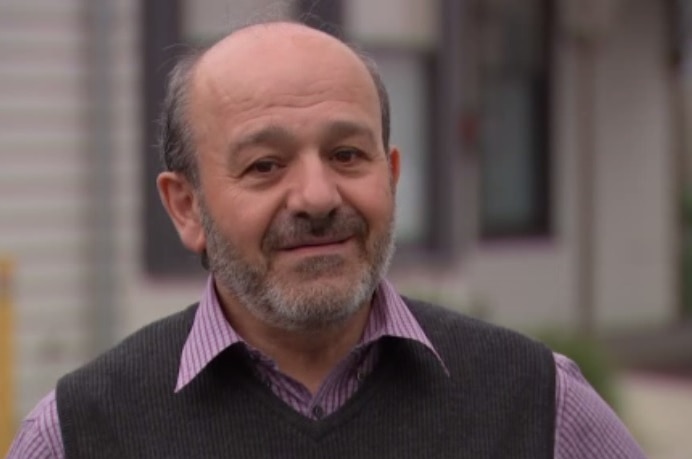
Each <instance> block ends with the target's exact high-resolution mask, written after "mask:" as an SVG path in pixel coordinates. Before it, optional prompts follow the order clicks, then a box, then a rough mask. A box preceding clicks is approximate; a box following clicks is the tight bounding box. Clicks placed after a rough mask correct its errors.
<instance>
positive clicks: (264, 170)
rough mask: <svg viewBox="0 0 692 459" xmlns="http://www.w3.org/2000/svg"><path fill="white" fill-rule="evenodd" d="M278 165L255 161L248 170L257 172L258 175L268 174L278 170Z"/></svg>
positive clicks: (274, 162)
mask: <svg viewBox="0 0 692 459" xmlns="http://www.w3.org/2000/svg"><path fill="white" fill-rule="evenodd" d="M278 167H279V164H278V163H277V162H276V161H271V160H262V161H257V162H255V163H254V164H252V166H250V168H249V169H248V171H249V172H257V173H259V174H268V173H270V172H273V171H274V170H276V169H278Z"/></svg>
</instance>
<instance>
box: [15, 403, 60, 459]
mask: <svg viewBox="0 0 692 459" xmlns="http://www.w3.org/2000/svg"><path fill="white" fill-rule="evenodd" d="M7 457H8V459H32V458H55V459H58V458H63V457H64V451H63V444H62V435H61V433H60V421H59V420H58V409H57V405H56V401H55V391H51V392H50V393H49V394H48V395H47V396H45V397H44V398H43V400H41V401H40V402H39V403H38V404H37V405H36V407H35V408H34V409H33V410H31V412H30V413H29V414H28V415H27V417H26V418H25V419H24V420H23V421H22V425H21V426H20V428H19V432H18V433H17V436H16V438H15V439H14V442H13V443H12V446H11V447H10V452H9V455H8V456H7Z"/></svg>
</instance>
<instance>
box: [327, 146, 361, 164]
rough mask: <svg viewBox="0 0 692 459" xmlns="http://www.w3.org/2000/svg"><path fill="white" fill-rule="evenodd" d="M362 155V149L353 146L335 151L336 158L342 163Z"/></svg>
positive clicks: (349, 161)
mask: <svg viewBox="0 0 692 459" xmlns="http://www.w3.org/2000/svg"><path fill="white" fill-rule="evenodd" d="M359 156H360V151H358V150H355V149H353V148H347V149H343V150H337V151H336V152H334V156H333V157H334V159H335V160H336V161H337V162H340V163H351V162H353V161H354V160H356V159H358V157H359Z"/></svg>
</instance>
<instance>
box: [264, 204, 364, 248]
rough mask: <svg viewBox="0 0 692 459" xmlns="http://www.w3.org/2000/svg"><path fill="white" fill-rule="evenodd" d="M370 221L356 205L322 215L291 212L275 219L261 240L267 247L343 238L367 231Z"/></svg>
mask: <svg viewBox="0 0 692 459" xmlns="http://www.w3.org/2000/svg"><path fill="white" fill-rule="evenodd" d="M367 231H368V224H367V222H366V220H365V218H363V217H362V216H361V215H360V214H359V213H358V212H356V211H355V210H353V209H336V210H334V211H332V212H330V213H329V214H327V215H325V216H321V217H312V216H309V215H306V214H304V215H292V216H289V217H288V218H277V219H275V220H274V221H273V222H272V224H271V226H270V227H269V230H268V231H267V233H266V234H265V236H264V240H263V243H262V246H263V248H264V249H265V250H266V251H273V250H282V249H286V248H293V247H299V246H305V245H314V244H318V243H320V244H325V243H333V242H341V241H344V240H346V239H348V238H351V237H363V236H365V235H366V234H367Z"/></svg>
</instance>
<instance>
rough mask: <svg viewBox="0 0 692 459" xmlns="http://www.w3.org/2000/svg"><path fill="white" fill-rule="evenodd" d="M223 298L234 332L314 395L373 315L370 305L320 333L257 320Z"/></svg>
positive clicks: (358, 337)
mask: <svg viewBox="0 0 692 459" xmlns="http://www.w3.org/2000/svg"><path fill="white" fill-rule="evenodd" d="M219 296H220V298H221V300H222V304H223V309H224V312H225V315H226V318H227V320H228V321H229V323H230V324H231V326H233V329H234V330H235V331H236V332H237V333H238V334H239V335H240V336H241V337H242V338H243V339H244V340H245V341H246V342H247V343H248V344H250V345H251V346H253V347H254V348H256V349H258V350H259V351H261V352H262V353H263V354H265V355H267V356H268V357H270V358H271V359H273V360H274V361H275V362H276V364H277V365H278V367H279V369H281V371H282V372H283V373H284V374H286V375H288V376H290V377H292V378H293V379H295V380H296V381H298V382H300V383H301V384H303V385H304V386H305V387H306V388H307V389H308V390H309V391H310V392H311V393H312V394H315V393H316V392H317V390H318V389H319V387H320V386H321V385H322V383H323V382H324V380H325V379H326V377H327V375H328V374H329V373H330V372H331V371H332V370H333V369H334V367H336V365H337V364H338V363H339V362H340V361H341V360H343V359H344V358H345V357H346V356H347V355H348V354H349V353H350V352H351V351H352V350H353V348H354V347H355V346H356V345H357V344H358V342H359V341H360V339H361V336H362V335H363V330H364V329H365V325H366V323H367V320H368V316H369V314H370V303H368V304H365V305H363V307H361V308H360V309H359V310H358V311H357V312H356V313H355V314H353V315H352V316H351V317H349V318H347V319H346V320H345V321H344V322H342V323H339V324H336V325H331V326H328V327H324V328H321V329H318V330H285V329H281V328H277V327H275V326H272V325H269V324H267V323H266V322H264V321H262V320H261V319H259V318H257V317H256V316H255V315H253V314H252V313H250V312H249V311H248V310H247V309H246V308H245V307H244V306H242V305H241V304H239V302H238V301H237V300H236V299H235V298H233V297H231V296H230V295H227V294H225V293H224V292H221V291H219Z"/></svg>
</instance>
